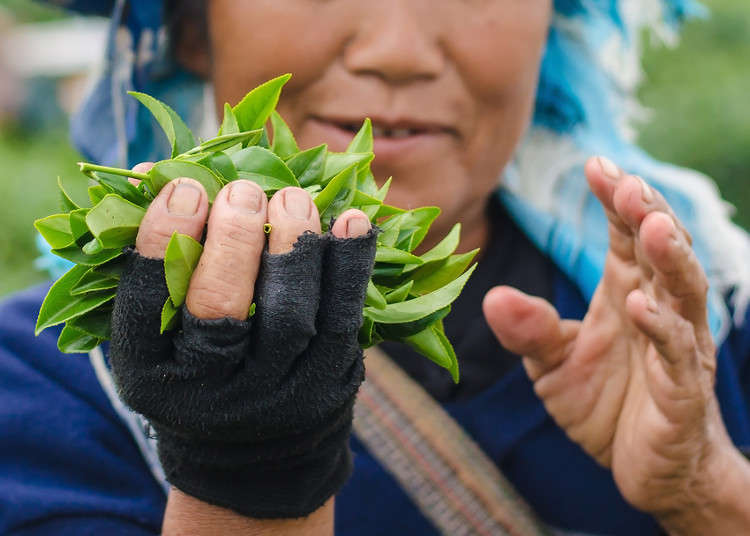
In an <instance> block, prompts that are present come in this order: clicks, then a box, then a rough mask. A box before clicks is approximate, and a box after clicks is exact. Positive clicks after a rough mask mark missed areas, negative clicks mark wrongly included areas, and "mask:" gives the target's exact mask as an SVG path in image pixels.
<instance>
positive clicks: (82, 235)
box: [69, 198, 104, 246]
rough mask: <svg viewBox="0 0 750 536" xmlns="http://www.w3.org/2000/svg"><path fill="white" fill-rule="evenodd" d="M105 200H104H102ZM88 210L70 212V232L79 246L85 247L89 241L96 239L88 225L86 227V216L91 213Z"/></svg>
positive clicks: (81, 209)
mask: <svg viewBox="0 0 750 536" xmlns="http://www.w3.org/2000/svg"><path fill="white" fill-rule="evenodd" d="M102 199H104V198H102ZM89 210H91V209H88V208H79V209H78V210H73V211H71V212H70V214H69V216H70V230H71V232H72V233H73V238H74V239H75V243H76V244H77V245H78V246H83V245H84V244H86V243H87V242H88V241H89V240H91V239H92V238H94V235H93V234H91V231H89V227H88V225H86V215H87V214H88V213H89Z"/></svg>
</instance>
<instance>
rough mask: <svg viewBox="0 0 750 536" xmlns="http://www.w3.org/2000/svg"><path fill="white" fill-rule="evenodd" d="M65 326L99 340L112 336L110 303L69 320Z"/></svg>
mask: <svg viewBox="0 0 750 536" xmlns="http://www.w3.org/2000/svg"><path fill="white" fill-rule="evenodd" d="M66 325H67V326H69V327H71V328H74V329H77V330H78V331H82V332H84V333H86V334H88V335H90V336H92V337H96V338H97V339H101V340H109V339H110V338H111V337H112V327H111V326H112V304H111V303H106V304H104V305H102V306H101V307H97V308H96V309H93V310H91V311H89V312H88V313H85V314H82V315H81V316H77V317H75V318H73V319H71V320H69V321H68V322H67V324H66Z"/></svg>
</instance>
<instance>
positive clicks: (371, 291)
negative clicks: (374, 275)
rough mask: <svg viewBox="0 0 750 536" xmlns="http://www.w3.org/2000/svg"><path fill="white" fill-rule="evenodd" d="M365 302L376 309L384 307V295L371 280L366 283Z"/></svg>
mask: <svg viewBox="0 0 750 536" xmlns="http://www.w3.org/2000/svg"><path fill="white" fill-rule="evenodd" d="M365 304H366V305H369V306H370V307H375V308H376V309H385V306H386V305H387V304H386V301H385V297H384V296H383V294H381V292H380V291H379V290H378V288H377V287H376V286H375V285H374V284H373V282H372V281H370V282H368V283H367V295H366V296H365Z"/></svg>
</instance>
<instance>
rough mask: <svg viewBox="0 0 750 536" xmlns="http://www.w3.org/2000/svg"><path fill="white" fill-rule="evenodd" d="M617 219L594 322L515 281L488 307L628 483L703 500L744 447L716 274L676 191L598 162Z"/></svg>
mask: <svg viewBox="0 0 750 536" xmlns="http://www.w3.org/2000/svg"><path fill="white" fill-rule="evenodd" d="M585 170H586V177H587V179H588V182H589V185H590V187H591V190H592V191H593V192H594V194H595V195H596V196H597V197H598V198H599V200H600V201H601V203H602V205H603V207H604V210H605V211H606V213H607V218H608V220H609V238H610V248H609V251H608V253H607V258H606V264H605V269H604V275H603V278H602V281H601V282H600V284H599V287H598V288H597V290H596V293H595V294H594V297H593V299H592V301H591V304H590V306H589V310H588V312H587V314H586V316H585V318H584V319H583V321H582V322H578V321H570V320H560V318H559V316H558V315H557V312H556V311H555V309H554V308H553V307H552V305H550V304H549V303H547V302H546V301H544V300H541V299H539V298H532V297H529V296H526V295H524V294H522V293H520V292H518V291H516V290H514V289H511V288H508V287H498V288H495V289H493V290H492V291H490V292H489V293H488V295H487V296H486V298H485V302H484V310H485V315H486V317H487V319H488V322H489V323H490V325H491V326H492V328H493V330H494V331H495V333H496V335H497V337H498V338H499V340H500V341H501V342H502V344H503V345H504V346H505V347H506V348H508V349H510V350H511V351H513V352H516V353H518V354H519V355H523V356H524V359H523V363H524V366H525V367H526V370H527V372H528V375H529V377H530V378H531V379H532V381H533V382H534V389H535V391H536V393H537V394H538V395H539V397H540V398H541V399H542V400H543V401H544V404H545V406H546V408H547V411H548V412H549V413H550V415H552V417H553V418H554V419H555V420H556V421H557V423H558V424H559V425H560V426H561V427H562V428H563V429H564V430H565V431H566V433H567V434H568V436H569V437H570V438H571V439H572V440H573V441H575V442H577V443H578V444H580V445H581V446H582V447H583V448H584V449H585V451H586V452H587V453H589V454H590V455H591V456H592V457H594V458H595V459H596V460H597V461H598V462H599V463H600V464H602V465H603V466H605V467H610V468H611V469H612V472H613V476H614V479H615V482H616V483H617V486H618V487H619V489H620V492H621V493H622V494H623V496H624V497H625V498H626V500H628V501H629V502H630V503H631V504H633V505H634V506H635V507H636V508H639V509H640V510H643V511H646V512H650V513H653V514H655V515H657V516H669V515H672V513H674V512H677V511H681V510H683V509H685V508H690V507H691V506H694V505H696V504H703V503H705V502H706V501H707V500H708V496H709V495H710V493H711V491H709V490H708V488H710V487H711V486H712V485H715V482H713V483H712V479H714V478H717V475H718V473H719V472H720V469H719V468H720V467H722V466H723V465H725V464H724V461H723V460H725V459H726V453H727V452H728V451H729V450H730V449H731V448H732V446H731V441H730V439H729V438H728V435H727V433H726V431H725V428H724V424H723V422H722V420H721V416H720V413H719V408H718V403H717V400H716V397H715V394H714V377H715V370H716V358H715V354H716V348H715V346H714V342H713V339H712V337H711V333H710V330H709V326H708V321H707V309H706V293H707V289H708V283H707V279H706V276H705V274H704V272H703V270H702V268H701V266H700V265H699V263H698V260H697V259H696V256H695V253H694V252H693V250H692V248H691V238H690V236H689V234H688V233H687V231H686V230H685V229H684V227H683V226H682V225H681V224H680V222H679V221H678V220H677V219H676V217H675V215H674V214H673V212H672V211H671V209H670V207H669V206H668V205H667V203H666V202H665V200H664V199H663V198H662V197H661V195H660V194H659V193H657V192H656V191H655V190H654V189H652V188H651V187H649V186H647V185H646V184H645V182H643V181H642V180H641V179H640V178H638V177H635V176H631V175H626V174H624V173H623V172H621V171H620V170H619V169H617V168H616V166H614V164H612V163H611V162H609V161H606V160H604V159H591V160H589V162H588V163H587V164H586V168H585Z"/></svg>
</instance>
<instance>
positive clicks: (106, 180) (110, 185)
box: [89, 173, 149, 208]
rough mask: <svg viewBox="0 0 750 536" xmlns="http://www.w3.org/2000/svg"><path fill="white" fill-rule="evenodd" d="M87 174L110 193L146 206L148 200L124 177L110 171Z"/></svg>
mask: <svg viewBox="0 0 750 536" xmlns="http://www.w3.org/2000/svg"><path fill="white" fill-rule="evenodd" d="M89 176H90V177H91V178H92V179H94V180H95V181H97V182H98V183H99V184H101V185H102V186H104V187H105V188H107V190H109V191H110V192H111V193H114V194H117V195H119V196H120V197H122V198H123V199H126V200H128V201H130V202H131V203H134V204H136V205H138V206H140V207H144V208H148V205H149V200H148V199H146V196H145V195H143V192H141V191H140V190H138V188H136V187H135V186H133V185H132V184H131V183H130V181H128V179H127V178H126V177H123V176H121V175H112V174H111V173H91V174H90V175H89Z"/></svg>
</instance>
